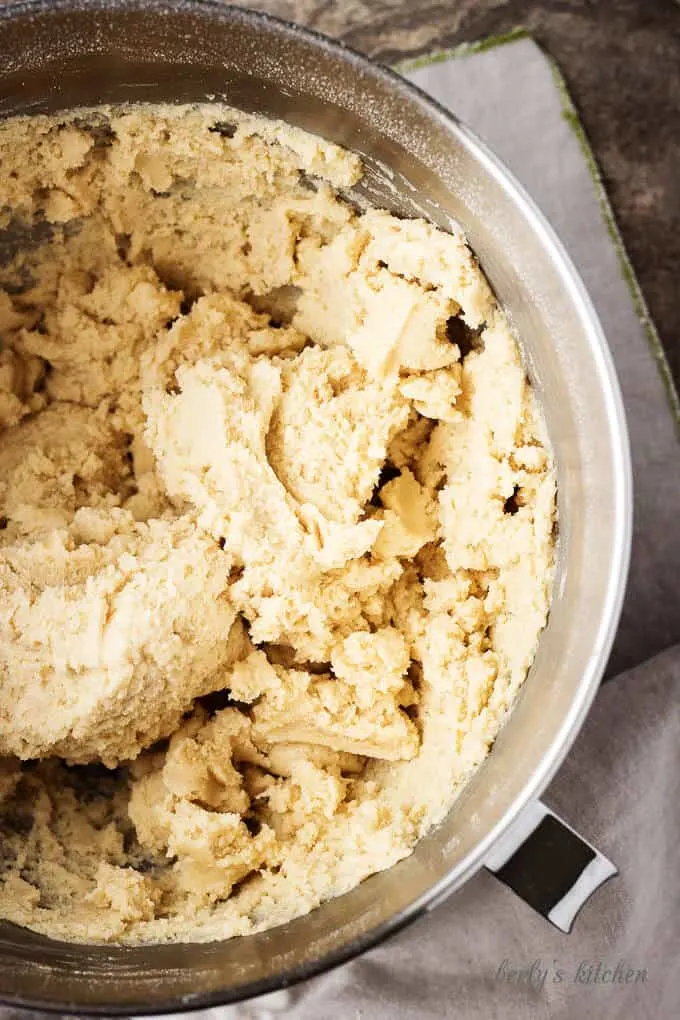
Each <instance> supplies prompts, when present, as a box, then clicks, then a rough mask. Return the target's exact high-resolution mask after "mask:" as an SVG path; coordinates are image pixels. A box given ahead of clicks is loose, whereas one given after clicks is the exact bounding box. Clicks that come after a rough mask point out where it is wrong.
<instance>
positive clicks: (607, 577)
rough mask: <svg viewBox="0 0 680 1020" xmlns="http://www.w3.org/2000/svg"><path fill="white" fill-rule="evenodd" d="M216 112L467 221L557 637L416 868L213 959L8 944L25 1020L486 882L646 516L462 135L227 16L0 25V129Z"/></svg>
mask: <svg viewBox="0 0 680 1020" xmlns="http://www.w3.org/2000/svg"><path fill="white" fill-rule="evenodd" d="M206 97H209V98H212V97H217V98H222V97H224V98H225V99H226V101H227V102H229V103H231V104H233V105H235V106H238V107H242V108H244V109H247V110H250V111H257V112H260V113H264V114H266V115H268V116H271V117H281V118H284V119H286V120H287V121H289V122H291V123H293V124H297V125H299V126H301V127H303V128H307V129H308V130H310V131H313V132H316V133H318V134H321V135H323V136H325V137H326V138H331V139H333V140H334V141H336V142H339V143H341V144H342V145H345V146H348V147H349V148H350V149H355V150H357V151H358V152H360V153H361V154H362V155H363V157H364V159H365V162H366V165H367V168H368V174H367V179H366V182H365V184H364V185H363V187H364V190H365V192H366V194H367V195H368V197H369V198H370V200H371V201H372V202H374V203H376V204H378V205H381V206H385V207H387V208H390V209H393V210H395V211H396V212H398V213H400V214H402V215H426V216H428V217H429V218H430V219H432V220H433V221H434V222H435V223H437V224H439V225H441V226H443V227H446V226H447V224H449V223H450V220H451V218H454V219H455V220H456V221H457V222H458V223H459V224H460V225H461V226H462V227H463V229H464V230H465V231H466V233H467V235H468V238H469V240H470V243H471V245H472V247H473V248H474V249H475V251H476V252H477V254H478V255H479V257H480V260H481V263H482V265H483V267H484V269H485V271H486V273H487V275H488V276H489V278H490V280H491V282H492V284H493V286H494V288H495V290H496V293H497V294H498V296H499V298H500V300H501V302H502V304H503V305H504V307H505V308H506V310H507V312H508V313H509V315H510V317H511V319H512V321H513V323H514V324H515V326H516V328H517V331H518V334H519V336H520V337H521V339H522V344H523V350H524V355H525V358H526V364H527V369H528V372H529V375H530V377H531V379H532V380H533V383H534V385H535V387H536V390H537V392H538V394H539V397H540V400H541V402H542V405H543V407H544V410H545V416H546V419H547V424H548V428H549V432H550V436H551V439H552V444H553V447H554V452H555V457H556V463H557V471H558V484H559V514H560V537H559V569H558V578H557V582H556V586H555V593H554V599H553V604H552V611H551V614H550V621H549V626H548V628H547V630H546V631H545V633H544V634H543V636H542V638H541V642H540V647H539V650H538V655H537V657H536V661H535V663H534V666H533V668H532V670H531V673H530V676H529V678H528V679H527V682H526V684H525V686H524V688H523V690H522V693H521V696H520V698H519V700H518V704H517V706H516V708H515V710H514V712H513V714H512V717H511V718H510V720H509V722H508V724H507V725H506V726H505V728H504V729H503V731H502V732H501V734H500V736H499V738H498V740H497V742H496V745H495V746H494V748H493V751H492V753H491V754H490V755H489V757H488V759H487V760H486V761H485V762H484V764H483V765H482V767H481V768H480V769H479V771H478V772H477V773H476V775H475V776H474V778H473V779H472V781H471V782H470V783H469V785H468V786H467V788H466V789H465V791H464V793H463V795H462V796H461V797H459V799H458V800H457V801H456V803H455V804H454V806H453V808H452V809H451V811H450V813H449V815H448V817H447V818H446V820H445V821H444V823H443V824H442V825H441V826H440V827H439V828H437V829H436V831H433V832H432V833H430V835H429V836H427V837H426V838H425V839H423V840H422V841H421V843H420V844H419V845H418V846H417V847H416V849H415V852H414V853H413V854H412V856H411V857H409V858H408V859H407V860H405V861H403V862H402V863H400V864H399V865H397V866H396V867H394V868H392V869H391V870H389V871H387V872H385V873H383V874H380V875H376V876H374V877H373V878H370V879H369V880H368V881H366V882H364V883H363V884H362V885H360V886H359V887H358V888H356V889H354V890H353V891H352V892H350V893H348V894H346V895H345V896H342V897H340V898H338V899H335V900H332V901H330V902H328V903H326V904H324V905H323V906H322V907H321V908H319V909H318V910H316V911H314V912H313V913H311V914H309V915H308V916H306V917H302V918H300V919H298V920H296V921H293V922H291V923H290V924H286V925H284V926H282V927H279V928H276V929H274V930H272V931H269V932H265V933H264V934H259V935H252V936H248V937H245V938H240V939H233V940H231V941H227V942H221V943H213V944H209V945H170V946H149V947H144V948H118V947H102V946H87V947H85V946H76V945H66V944H63V943H57V942H51V941H49V940H47V939H45V938H42V937H38V936H36V935H33V934H31V933H30V932H26V931H23V930H20V929H17V928H14V927H12V926H9V925H5V926H4V927H2V929H1V931H0V998H1V999H4V1000H5V1001H6V1002H12V1003H15V1004H19V1003H23V1004H28V1005H32V1006H35V1007H39V1008H40V1007H42V1008H53V1009H58V1010H59V1011H61V1012H73V1011H76V1010H84V1011H88V1012H101V1013H106V1014H113V1013H125V1014H130V1013H133V1012H143V1013H151V1012H155V1011H162V1010H164V1009H167V1010H177V1009H181V1008H182V1007H183V1006H198V1005H209V1004H216V1003H224V1002H231V1001H234V1000H237V999H239V998H244V997H247V996H250V995H255V994H258V993H260V992H263V991H267V990H271V989H274V988H279V987H281V986H283V985H286V984H288V983H290V982H291V981H293V980H296V979H298V978H300V977H303V976H306V975H310V974H313V973H316V972H318V971H319V970H321V969H324V968H327V967H329V966H331V965H332V964H334V963H337V962H340V961H342V960H345V959H347V958H348V957H350V956H352V955H354V954H356V953H359V952H361V951H362V950H364V949H365V948H366V947H368V946H370V945H372V944H374V943H375V942H376V941H377V940H379V939H381V938H383V937H384V936H386V935H387V934H388V933H390V932H393V931H395V930H397V929H398V928H400V927H402V926H403V925H405V924H406V923H407V922H408V921H410V920H411V919H412V918H414V917H415V916H417V915H418V914H420V913H422V912H423V911H425V910H428V909H430V908H431V907H432V906H433V905H434V904H435V903H437V902H439V901H440V900H441V899H442V898H443V897H444V896H446V895H448V894H449V893H451V892H452V891H453V890H454V889H456V888H458V887H459V886H460V885H461V884H462V883H463V882H465V881H466V880H467V879H468V878H469V877H470V876H471V875H473V874H474V873H475V872H476V871H477V870H478V869H479V868H480V867H482V866H483V865H484V864H485V863H486V862H488V861H489V858H490V855H492V854H493V852H494V848H496V849H497V847H498V845H499V837H502V836H505V837H507V834H508V832H510V831H511V828H510V827H511V824H512V823H513V822H514V821H515V820H516V819H517V818H518V817H519V816H520V813H521V812H522V811H523V810H524V809H526V807H527V805H531V803H532V802H534V800H535V798H536V797H537V796H538V795H539V794H540V793H541V791H542V790H543V789H544V787H545V786H546V784H547V783H548V781H549V780H550V778H551V776H552V775H553V774H554V772H555V771H556V769H557V768H558V766H559V765H560V762H561V761H562V759H563V758H564V756H565V755H566V753H567V751H568V750H569V747H570V746H571V744H572V742H573V740H574V738H575V737H576V734H577V733H578V731H579V728H580V727H581V725H582V723H583V720H584V717H585V714H586V712H587V711H588V707H589V705H590V703H591V701H592V699H593V697H594V695H595V692H596V690H597V686H598V682H599V680H600V677H601V674H602V671H603V668H604V666H605V663H606V660H607V656H608V653H609V650H610V647H611V643H612V639H613V635H614V631H615V628H616V624H617V620H618V616H619V610H620V606H621V600H622V596H623V590H624V584H625V576H626V569H627V563H628V557H629V545H630V534H631V514H632V499H631V472H630V465H629V453H628V442H627V434H626V426H625V421H624V415H623V410H622V404H621V397H620V394H619V388H618V385H617V381H616V377H615V373H614V369H613V366H612V361H611V357H610V354H609V351H608V349H607V345H606V342H605V339H604V337H603V335H602V331H601V328H600V325H599V323H598V320H597V317H596V315H595V312H594V310H593V307H592V305H591V303H590V301H589V299H588V297H587V295H586V293H585V291H584V289H583V286H582V284H581V282H580V280H579V278H578V276H577V274H576V272H575V270H574V268H573V266H572V265H571V263H570V261H569V259H568V257H567V256H566V254H565V252H564V250H563V248H562V247H561V246H560V244H559V242H558V241H557V240H556V238H555V236H554V234H553V233H552V231H551V229H550V227H549V226H548V224H547V223H546V221H545V220H544V219H543V218H542V216H541V215H540V214H539V212H538V211H537V209H536V208H535V207H534V205H533V204H532V203H531V201H530V200H529V198H528V197H527V196H526V195H525V194H524V192H523V191H522V189H521V188H520V187H519V186H518V184H517V183H516V181H514V179H513V178H512V177H511V176H510V174H509V173H508V172H507V171H506V170H505V169H504V168H503V167H502V166H501V165H500V163H499V162H498V161H497V160H496V159H495V158H494V156H493V155H492V154H491V153H490V152H488V150H487V149H486V148H485V147H484V146H483V145H481V144H480V142H479V141H478V140H477V139H476V138H475V137H474V136H473V135H472V134H471V132H470V131H469V130H468V129H467V128H466V127H465V126H463V125H462V124H460V123H459V122H458V121H457V120H456V119H455V117H452V116H451V115H450V114H448V113H447V112H445V111H444V110H443V109H441V108H440V107H438V106H437V105H436V104H435V103H433V102H432V101H431V100H429V99H428V98H427V97H426V96H424V95H423V94H421V93H420V92H418V91H417V90H416V89H415V88H413V87H412V86H410V85H408V84H407V83H406V82H404V81H403V80H402V79H401V78H399V77H397V76H396V75H394V74H392V73H391V72H389V71H387V70H384V69H382V68H380V67H377V66H375V65H373V64H371V63H370V62H369V61H368V60H366V59H364V58H363V57H361V56H359V55H357V54H356V53H353V52H351V51H348V50H346V49H344V48H343V47H341V46H339V45H337V44H334V43H331V42H329V41H328V40H326V39H324V38H322V37H320V36H318V35H314V34H312V33H310V32H307V31H303V30H301V29H299V28H295V27H293V26H291V25H287V24H284V23H282V22H279V21H276V20H273V19H271V18H267V17H264V16H261V15H256V14H253V13H247V12H245V11H242V10H239V9H236V8H230V7H226V6H224V5H222V4H219V3H211V2H195V0H186V2H177V3H168V2H163V0H129V2H123V0H109V2H106V0H84V2H80V0H58V2H56V3H55V2H51V3H17V4H13V5H9V6H6V7H2V8H0V115H4V116H7V115H10V114H15V113H35V112H39V111H55V110H59V109H64V108H68V107H73V106H81V105H93V104H98V103H102V102H120V101H130V100H136V101H140V100H141V101H158V100H163V101H171V102H191V101H195V100H205V99H206ZM1 189H2V173H1V168H0V191H1Z"/></svg>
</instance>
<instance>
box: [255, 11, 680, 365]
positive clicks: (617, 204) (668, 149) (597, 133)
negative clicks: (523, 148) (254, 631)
mask: <svg viewBox="0 0 680 1020" xmlns="http://www.w3.org/2000/svg"><path fill="white" fill-rule="evenodd" d="M249 6H251V7H254V8H256V9H258V10H262V11H267V12H268V13H270V14H278V15H279V16H280V17H284V18H288V19H290V20H293V21H298V22H300V23H301V24H304V25H308V26H310V27H312V28H315V29H317V30H318V31H320V32H325V33H326V34H327V35H330V36H334V37H335V38H339V39H342V40H343V41H344V42H346V43H348V44H349V45H351V46H354V47H355V48H356V49H359V50H362V51H363V52H364V53H367V54H368V55H369V56H371V57H374V58H376V59H378V60H381V61H383V62H384V63H394V62H395V61H397V60H402V59H404V58H406V57H413V56H418V55H420V54H423V53H427V52H428V51H431V50H433V49H443V48H446V47H449V46H455V45H457V44H459V43H461V42H466V41H473V40H476V39H479V38H482V37H484V36H488V35H496V34H498V33H503V32H508V31H510V30H511V29H513V28H515V27H518V26H524V27H526V28H527V29H528V30H529V31H530V32H531V33H532V35H533V36H534V38H535V39H536V40H537V41H538V42H539V43H540V44H541V45H542V46H543V47H544V48H545V49H546V50H547V51H548V52H549V53H551V54H552V56H553V57H554V58H555V59H556V60H557V62H558V63H559V65H560V68H561V70H562V73H563V74H564V76H565V78H566V80H567V84H568V85H569V88H570V90H571V94H572V97H573V99H574V102H575V104H576V106H577V107H578V109H579V112H580V114H581V117H582V120H583V124H584V126H585V129H586V132H587V133H588V136H589V138H590V141H591V144H592V146H593V149H594V151H595V156H596V158H597V160H598V162H599V164H600V168H601V170H602V174H603V177H604V180H605V184H606V187H607V190H608V192H609V195H610V198H611V201H612V204H613V206H614V211H615V213H616V216H617V219H618V222H619V226H620V228H621V232H622V234H623V239H624V242H625V244H626V246H627V248H628V254H629V255H630V258H631V261H632V263H633V266H634V268H635V271H636V273H637V275H638V279H639V280H640V284H641V286H642V290H643V292H644V294H645V297H646V299H647V302H648V304H649V307H650V311H651V314H652V317H653V319H654V320H655V322H656V325H657V328H658V330H659V333H660V335H661V340H662V342H663V344H664V346H665V348H666V351H667V354H668V358H669V361H670V363H671V367H672V370H673V374H674V376H675V380H676V383H680V3H678V0H552V2H536V0H251V2H250V4H249ZM536 144H537V145H540V138H537V139H536Z"/></svg>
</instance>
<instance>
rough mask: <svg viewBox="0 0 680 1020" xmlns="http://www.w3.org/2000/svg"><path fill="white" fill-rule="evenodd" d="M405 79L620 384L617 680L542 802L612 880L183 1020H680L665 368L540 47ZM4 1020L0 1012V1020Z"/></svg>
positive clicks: (676, 630)
mask: <svg viewBox="0 0 680 1020" xmlns="http://www.w3.org/2000/svg"><path fill="white" fill-rule="evenodd" d="M406 73H408V75H409V77H411V78H412V79H413V80H414V81H415V82H417V84H418V85H420V86H421V87H422V88H423V89H425V90H426V91H428V92H430V93H431V94H432V95H434V96H435V97H436V98H437V99H439V100H440V101H441V102H442V103H443V104H444V105H446V106H448V107H450V108H451V109H452V110H453V111H455V113H457V114H458V115H459V116H460V117H461V118H462V119H463V120H465V121H467V123H468V124H470V125H471V126H472V127H473V128H474V129H475V130H476V131H477V133H478V134H479V135H481V136H482V137H483V138H484V139H485V140H486V141H487V142H488V144H489V145H490V146H491V148H492V149H494V150H495V152H496V153H498V155H499V156H500V157H501V158H502V159H503V160H504V161H505V162H506V164H507V165H508V166H509V167H510V168H511V169H512V170H513V171H514V173H515V174H516V176H517V177H518V178H519V180H520V181H521V182H522V183H523V184H524V185H525V187H526V188H527V190H528V191H529V193H530V194H531V195H532V196H533V197H534V199H535V200H536V201H537V202H538V204H539V205H540V206H541V208H542V209H543V211H544V212H545V213H546V214H547V216H548V218H549V219H550V220H551V222H552V223H553V225H554V226H555V228H556V230H557V232H558V234H559V235H560V236H561V238H562V240H563V242H564V243H565V244H566V247H567V248H568V250H569V251H570V253H571V256H572V258H573V260H574V262H575V264H576V266H577V268H578V269H579V270H580V272H581V274H582V276H583V279H584V281H585V284H586V286H587V288H588V290H589V291H590V294H591V296H592V298H593V300H594V302H595V305H596V307H597V309H598V312H599V314H600V317H601V319H602V323H603V325H604V328H605V332H606V333H607V336H608V339H609V343H610V345H611V347H612V350H613V352H614V357H615V360H616V363H617V366H618V371H619V377H620V380H621V384H622V389H623V393H624V400H625V404H626V409H627V412H628V419H629V426H630V431H631V440H632V448H633V462H634V473H635V484H636V495H635V513H636V524H635V539H634V550H633V567H632V571H631V577H630V584H629V589H628V595H627V599H626V604H625V608H624V613H623V618H622V623H621V627H620V630H619V634H618V638H617V642H616V646H615V650H614V655H613V658H612V662H611V664H610V672H616V673H620V672H621V670H624V669H625V670H628V672H626V673H623V674H621V675H619V676H618V677H617V679H616V681H615V682H614V683H611V684H608V685H607V686H606V687H604V688H603V689H602V690H601V691H600V694H599V695H598V698H597V700H596V702H595V706H594V708H593V710H592V712H591V714H590V716H589V718H588V720H587V722H586V725H585V728H584V730H583V731H582V733H581V735H580V737H579V739H578V740H577V742H576V744H575V745H574V748H573V749H572V751H571V753H570V755H569V756H568V758H567V760H566V762H565V764H564V766H563V767H562V769H561V771H560V772H559V774H558V776H557V778H556V779H555V780H554V782H553V783H552V785H551V787H550V789H549V791H548V794H547V796H546V800H547V802H548V803H549V804H550V805H551V806H552V807H554V808H555V810H557V811H558V812H559V813H560V814H561V815H562V816H563V817H564V818H565V819H566V820H567V821H568V822H570V823H571V824H572V825H574V826H575V827H576V828H577V829H579V831H581V832H582V833H583V835H584V836H586V837H587V838H589V839H591V840H592V841H593V842H594V843H595V844H596V845H597V846H598V847H600V848H601V849H602V850H603V851H604V852H605V853H606V854H607V855H608V856H609V857H610V858H611V859H612V860H613V861H615V862H616V864H617V865H618V868H619V872H620V874H619V876H618V877H616V878H614V879H613V880H611V881H610V882H608V883H607V884H606V885H605V886H604V887H603V888H602V889H600V890H599V891H598V892H596V893H595V895H594V897H593V898H592V899H591V901H590V902H589V903H588V904H587V905H586V906H585V908H584V909H583V911H582V912H581V914H580V915H579V917H578V918H577V920H576V923H575V926H574V930H573V932H572V934H571V935H563V934H561V933H560V932H559V931H557V930H556V929H554V928H552V927H551V926H550V925H549V923H548V922H547V921H544V920H543V919H542V918H541V917H539V916H538V915H536V914H534V913H533V911H532V910H531V909H530V908H529V907H527V906H526V905H525V904H524V903H523V902H521V901H520V900H519V899H517V898H516V897H515V895H514V894H513V893H512V892H511V891H510V890H509V889H507V888H506V887H504V886H502V885H501V884H500V883H498V882H497V881H496V880H495V879H494V878H492V877H491V875H489V874H488V873H486V872H483V873H480V874H479V875H478V876H476V877H475V878H474V879H473V880H472V881H470V882H468V883H467V885H465V887H464V888H463V889H462V890H460V891H459V892H457V893H455V894H454V895H453V896H451V897H450V898H449V899H448V900H447V902H446V903H445V904H443V905H442V906H441V907H439V908H438V909H437V910H435V911H434V912H433V913H430V914H428V915H427V916H426V917H425V918H423V919H421V920H420V921H418V922H416V923H415V924H414V925H412V926H411V927H410V928H408V929H407V930H406V931H404V932H402V933H401V934H399V935H398V936H396V937H394V938H393V939H391V940H390V941H389V942H387V943H385V944H383V945H382V946H380V947H378V948H377V949H374V950H372V951H371V952H369V953H367V954H365V955H364V956H362V957H361V958H360V959H358V960H355V961H353V962H352V963H349V964H346V965H345V966H343V967H341V968H339V969H337V970H335V971H332V972H331V973H329V974H326V975H322V976H321V977H318V978H315V979H313V980H311V981H308V982H305V983H304V984H301V985H298V986H296V987H294V988H292V989H288V990H286V991H282V992H277V993H274V994H272V995H268V996H263V997H261V998H259V999H255V1000H252V1001H251V1002H249V1003H243V1004H241V1005H239V1006H233V1007H225V1008H222V1009H216V1010H211V1011H209V1012H207V1013H205V1014H200V1013H199V1014H195V1016H197V1017H203V1016H205V1017H206V1020H208V1018H209V1020H246V1018H262V1020H265V1018H269V1017H278V1016H282V1015H285V1016H287V1017H290V1018H291V1020H319V1018H322V1017H323V1018H325V1020H351V1018H357V1020H358V1018H363V1020H407V1018H408V1020H411V1018H419V1017H423V1018H429V1017H432V1018H437V1020H444V1018H448V1017H451V1018H453V1017H457V1018H479V1020H492V1018H494V1017H503V1018H504V1020H513V1018H523V1020H524V1018H527V1017H550V1018H566V1020H572V1018H573V1020H588V1018H593V1020H608V1018H616V1020H618V1018H619V1017H626V1018H627V1020H646V1018H650V1020H652V1018H653V1020H665V1018H667V1017H668V1018H671V1017H675V1016H680V972H678V970H677V969H676V957H677V950H678V947H680V867H679V864H678V850H677V848H678V845H679V843H680V813H679V810H678V804H679V802H680V797H679V793H680V786H679V780H678V775H679V774H680V768H679V766H680V762H679V760H678V758H679V752H678V749H679V747H680V713H679V710H678V705H679V703H680V644H678V642H680V599H679V598H678V595H677V581H676V579H677V578H678V577H679V576H680V532H679V530H678V527H677V524H676V521H677V518H678V515H679V514H680V444H679V442H678V433H677V432H676V424H677V423H676V422H674V420H673V408H672V406H671V405H672V399H671V398H672V397H673V392H672V387H671V388H670V389H669V388H668V386H667V385H664V378H663V376H664V372H667V368H666V366H665V364H664V362H663V356H662V355H661V356H660V354H659V351H660V349H658V348H655V346H654V343H655V342H656V337H655V334H654V331H653V327H652V326H651V324H650V323H649V320H648V317H647V315H646V311H645V308H644V303H643V302H642V300H641V297H640V295H639V292H638V291H637V288H636V284H635V280H634V278H633V277H632V274H631V272H630V267H629V266H628V264H627V260H626V258H625V253H624V252H623V249H622V247H621V245H620V241H619V239H618V236H617V232H616V228H615V225H614V224H613V219H612V218H611V212H610V210H609V209H608V205H607V202H606V197H605V196H604V191H603V190H602V189H601V185H599V183H598V181H597V180H596V179H595V178H594V176H593V169H594V164H593V162H592V155H590V152H589V150H588V149H587V146H586V147H584V139H583V136H582V133H581V132H580V131H579V126H578V121H577V119H576V118H575V115H574V111H573V108H571V107H570V104H569V100H568V96H567V95H566V91H565V90H564V88H563V84H562V83H561V81H560V79H559V75H558V73H557V72H556V70H555V68H554V67H553V65H552V64H551V62H550V61H549V60H548V59H547V58H546V57H545V55H544V54H542V53H541V51H540V50H539V49H538V47H537V46H536V45H535V44H534V43H533V42H532V41H531V40H529V39H521V40H518V41H514V42H512V43H511V44H508V45H504V46H500V47H496V48H491V49H488V48H485V49H484V50H481V51H480V52H469V53H467V54H462V55H457V56H455V57H454V56H452V57H451V59H437V60H434V61H432V62H430V63H428V64H427V65H426V66H419V67H418V68H412V69H410V70H408V71H407V72H406ZM674 644H675V647H672V646H673V645H674ZM659 653H660V654H659ZM632 667H637V668H632ZM9 1015H10V1011H0V1016H4V1018H5V1020H7V1018H8V1017H9Z"/></svg>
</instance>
